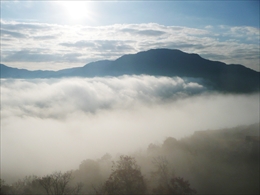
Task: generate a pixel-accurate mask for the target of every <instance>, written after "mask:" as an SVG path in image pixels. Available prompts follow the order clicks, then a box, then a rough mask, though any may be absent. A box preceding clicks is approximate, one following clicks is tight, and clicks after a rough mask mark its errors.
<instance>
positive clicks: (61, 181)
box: [39, 171, 82, 195]
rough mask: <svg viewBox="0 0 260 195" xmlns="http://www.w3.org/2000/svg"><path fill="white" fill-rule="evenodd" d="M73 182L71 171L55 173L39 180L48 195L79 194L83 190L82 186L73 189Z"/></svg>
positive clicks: (78, 185)
mask: <svg viewBox="0 0 260 195" xmlns="http://www.w3.org/2000/svg"><path fill="white" fill-rule="evenodd" d="M71 180H72V172H71V171H69V172H66V173H61V172H55V173H53V174H51V175H47V176H44V177H42V178H41V179H39V183H40V185H41V186H42V187H43V188H44V189H45V191H46V193H47V194H48V195H64V194H70V195H73V194H78V193H79V192H80V190H81V188H82V184H77V185H76V186H74V187H71V186H69V182H70V181H71Z"/></svg>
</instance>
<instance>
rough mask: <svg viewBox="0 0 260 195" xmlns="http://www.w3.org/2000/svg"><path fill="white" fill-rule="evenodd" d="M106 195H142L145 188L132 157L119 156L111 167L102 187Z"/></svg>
mask: <svg viewBox="0 0 260 195" xmlns="http://www.w3.org/2000/svg"><path fill="white" fill-rule="evenodd" d="M103 191H104V192H105V193H107V194H120V195H124V194H144V193H145V191H146V186H145V182H144V178H143V176H142V173H141V171H140V167H139V166H138V165H137V164H136V161H135V159H134V158H133V157H130V156H123V155H122V156H120V159H119V160H118V161H117V162H116V163H115V162H113V165H112V173H111V174H110V176H109V178H108V180H107V181H106V183H105V185H104V189H103Z"/></svg>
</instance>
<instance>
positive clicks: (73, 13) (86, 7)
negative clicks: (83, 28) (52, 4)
mask: <svg viewBox="0 0 260 195" xmlns="http://www.w3.org/2000/svg"><path fill="white" fill-rule="evenodd" d="M58 2H59V4H60V6H61V8H62V11H63V12H64V13H65V15H66V16H67V17H68V19H69V20H70V21H72V22H81V21H85V20H90V21H91V20H93V6H92V4H91V2H89V1H58Z"/></svg>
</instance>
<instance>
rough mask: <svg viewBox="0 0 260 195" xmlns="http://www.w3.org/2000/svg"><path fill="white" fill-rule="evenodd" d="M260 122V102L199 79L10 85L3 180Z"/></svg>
mask: <svg viewBox="0 0 260 195" xmlns="http://www.w3.org/2000/svg"><path fill="white" fill-rule="evenodd" d="M258 120H259V94H251V95H223V94H217V93H213V92H209V91H208V90H206V88H205V87H203V86H202V85H201V84H199V82H198V80H197V81H196V79H188V78H186V79H182V78H179V77H176V78H169V77H154V76H145V75H143V76H123V77H107V78H70V79H66V78H64V79H32V80H23V79H21V80H19V79H15V80H13V79H2V80H1V166H2V167H1V171H2V173H1V174H2V178H4V179H6V180H7V181H8V180H12V179H14V178H17V177H22V176H25V175H30V174H36V175H43V174H46V173H51V172H53V171H58V170H60V171H67V170H70V169H75V168H77V167H78V165H79V163H80V162H81V161H82V160H84V159H97V158H100V157H101V156H103V155H104V154H105V153H110V154H112V155H116V154H122V153H129V152H133V151H135V150H146V149H147V146H148V145H149V144H150V143H162V142H163V140H164V139H165V138H167V137H169V136H171V137H175V138H177V139H180V138H183V137H185V136H189V135H192V134H193V132H194V131H196V130H207V129H219V128H226V127H235V126H239V125H247V124H248V125H249V124H253V123H257V122H258ZM39 167H40V169H39Z"/></svg>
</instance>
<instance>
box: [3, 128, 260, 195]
mask: <svg viewBox="0 0 260 195" xmlns="http://www.w3.org/2000/svg"><path fill="white" fill-rule="evenodd" d="M114 160H115V161H114ZM114 160H113V158H112V156H111V155H109V154H105V155H104V156H103V157H101V158H100V159H97V160H91V159H87V160H84V161H83V162H82V163H81V164H80V165H79V168H78V169H77V170H72V171H69V172H66V173H61V172H55V173H53V174H49V175H46V176H43V177H38V176H28V177H25V178H24V179H22V180H18V181H17V182H15V183H12V184H7V183H5V182H4V181H3V180H1V194H48V195H49V194H51V195H56V194H100V195H103V194H158V195H159V194H196V193H197V194H258V193H259V124H255V125H251V126H241V127H236V128H232V129H222V130H207V131H197V132H195V133H194V134H193V135H192V136H190V137H186V138H182V139H180V140H176V139H175V138H172V137H168V138H166V139H165V141H164V142H163V143H162V144H161V145H156V144H150V145H149V146H148V148H147V150H146V151H141V152H140V151H139V152H136V153H132V154H129V155H119V156H117V157H115V158H114Z"/></svg>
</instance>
